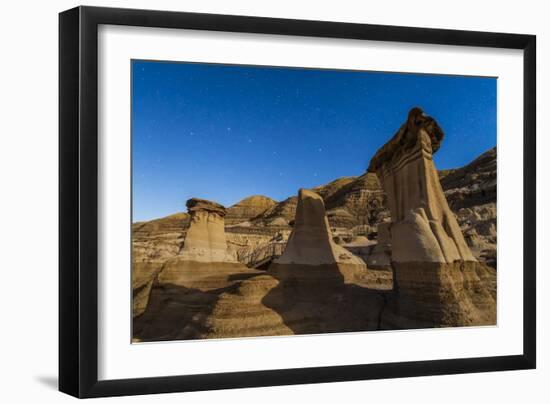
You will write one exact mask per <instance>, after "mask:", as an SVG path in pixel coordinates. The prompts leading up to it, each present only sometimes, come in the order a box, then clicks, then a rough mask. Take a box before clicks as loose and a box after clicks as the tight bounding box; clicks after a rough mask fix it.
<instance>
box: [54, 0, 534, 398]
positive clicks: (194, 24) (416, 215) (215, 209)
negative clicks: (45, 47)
mask: <svg viewBox="0 0 550 404" xmlns="http://www.w3.org/2000/svg"><path fill="white" fill-rule="evenodd" d="M59 27H60V35H59V41H60V42H59V46H60V49H59V82H60V87H59V98H60V104H59V111H60V112H59V114H60V118H59V124H60V129H59V136H60V267H59V308H60V321H59V346H60V349H59V388H60V390H61V391H63V392H65V393H68V394H70V395H73V396H76V397H102V396H115V395H132V394H149V393H164V392H184V391H196V390H210V389H226V388H239V387H256V386H273V385H285V384H300V383H322V382H333V381H346V380H362V379H379V378H395V377H410V376H426V375H440V374H456V373H467V372H487V371H499V370H514V369H532V368H535V366H536V365H535V364H536V340H535V335H536V329H535V328H536V325H535V309H536V304H535V302H536V295H535V293H536V290H535V268H536V266H535V257H536V251H535V249H536V247H535V245H536V243H535V223H536V218H535V192H536V190H535V174H536V173H535V144H536V142H535V120H536V115H535V100H536V85H535V66H536V63H535V60H536V56H535V55H536V39H535V36H532V35H520V34H504V33H488V32H471V31H454V30H442V29H425V28H410V27H396V26H379V25H365V24H349V23H338V22H324V21H306V20H286V19H272V18H260V17H244V16H227V15H212V14H195V13H179V12H165V11H145V10H125V9H109V8H94V7H78V8H75V9H71V10H68V11H65V12H63V13H61V14H60V17H59ZM518 212H522V213H523V214H518Z"/></svg>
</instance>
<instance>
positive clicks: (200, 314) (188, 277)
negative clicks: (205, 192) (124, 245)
mask: <svg viewBox="0 0 550 404" xmlns="http://www.w3.org/2000/svg"><path fill="white" fill-rule="evenodd" d="M187 208H188V212H189V215H190V223H189V228H188V229H187V232H186V236H185V241H184V243H183V246H182V249H181V252H180V253H179V254H178V255H176V256H175V257H173V258H171V259H168V260H166V261H165V262H164V263H163V264H162V266H161V267H160V268H158V269H156V270H155V271H153V272H152V274H150V275H149V278H152V280H151V281H150V282H149V283H148V284H147V290H145V289H143V292H141V291H139V290H136V289H135V288H134V317H135V318H134V338H135V339H136V340H149V341H151V340H167V339H188V338H202V337H204V336H205V335H207V333H208V329H207V328H205V319H206V318H207V317H208V315H209V314H210V313H211V311H212V310H213V308H214V306H215V304H216V302H217V300H218V298H219V295H221V294H222V293H224V292H226V291H230V290H233V289H235V288H236V287H237V285H238V284H239V283H240V281H241V280H242V279H241V278H240V277H246V276H252V275H257V274H259V272H258V271H255V270H252V269H249V268H247V267H246V266H244V265H243V264H241V263H239V262H238V261H237V260H236V259H235V258H234V257H233V256H232V255H231V254H230V253H229V251H228V247H227V243H226V240H225V226H224V216H225V212H226V210H225V208H224V207H223V206H222V205H220V204H217V203H215V202H211V201H207V200H203V199H197V198H192V199H190V200H188V201H187ZM138 274H139V271H138ZM137 292H139V293H137Z"/></svg>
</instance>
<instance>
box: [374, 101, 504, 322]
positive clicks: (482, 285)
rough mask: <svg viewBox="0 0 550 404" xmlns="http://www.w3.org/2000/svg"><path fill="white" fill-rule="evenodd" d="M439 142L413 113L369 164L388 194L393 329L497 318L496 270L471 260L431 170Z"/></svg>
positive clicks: (427, 120)
mask: <svg viewBox="0 0 550 404" xmlns="http://www.w3.org/2000/svg"><path fill="white" fill-rule="evenodd" d="M442 140H443V131H442V130H441V128H440V127H439V125H438V124H437V122H436V121H435V120H434V119H433V118H431V117H429V116H427V115H426V114H424V112H423V111H422V110H421V109H420V108H413V109H412V110H411V111H410V112H409V115H408V118H407V121H406V122H405V123H404V124H403V125H402V126H401V128H399V130H398V131H397V133H396V134H395V135H394V136H393V137H392V138H391V139H390V140H389V141H388V143H386V144H385V145H383V146H382V147H381V148H380V149H379V150H378V151H377V152H376V154H375V155H374V157H373V158H372V160H371V162H370V165H369V171H370V172H375V173H376V174H377V176H378V178H379V180H380V182H381V184H382V187H383V189H384V191H385V192H386V194H387V198H388V204H389V208H390V212H391V220H392V222H391V225H390V226H389V233H390V243H391V264H392V267H393V269H394V289H395V291H396V298H395V300H394V303H396V306H397V308H396V310H394V311H393V313H394V314H397V315H396V316H395V318H393V319H392V320H388V321H387V322H388V323H391V324H390V327H395V326H403V327H415V326H416V327H423V326H426V327H430V326H457V325H473V324H475V325H479V324H494V323H495V321H496V304H495V299H494V297H495V293H496V291H495V287H494V282H493V280H494V271H492V269H491V268H488V267H486V266H484V265H483V264H480V263H478V262H477V260H476V259H475V258H474V256H473V255H472V253H471V251H470V249H469V248H468V245H467V244H466V241H465V240H464V236H463V235H462V232H461V230H460V227H459V226H458V223H457V221H456V218H455V216H454V214H453V213H452V211H451V210H450V209H449V205H448V203H447V200H446V199H445V194H444V193H443V190H442V188H441V184H440V182H439V177H438V174H437V171H436V169H435V165H434V162H433V158H432V156H433V153H435V152H436V151H437V150H438V149H439V147H440V145H441V141H442ZM391 312H392V311H391V310H388V311H387V312H386V313H391ZM386 319H388V315H386ZM405 319H408V320H410V321H405Z"/></svg>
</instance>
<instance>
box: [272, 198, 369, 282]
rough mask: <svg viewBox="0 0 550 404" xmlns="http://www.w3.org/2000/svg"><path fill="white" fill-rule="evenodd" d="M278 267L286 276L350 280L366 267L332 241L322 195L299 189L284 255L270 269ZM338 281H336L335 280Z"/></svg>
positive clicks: (358, 259) (361, 261)
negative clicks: (292, 223)
mask: <svg viewBox="0 0 550 404" xmlns="http://www.w3.org/2000/svg"><path fill="white" fill-rule="evenodd" d="M274 268H278V270H279V272H280V273H283V272H284V273H285V274H286V275H285V277H291V278H296V279H298V278H302V279H315V278H318V279H323V278H327V280H328V279H329V278H341V280H340V282H342V281H343V280H344V279H345V280H351V278H353V276H354V273H356V272H358V271H359V272H361V271H364V270H365V269H366V265H365V263H364V262H363V260H361V259H360V258H359V257H356V256H354V255H353V254H352V253H350V252H349V251H348V250H346V249H345V248H343V247H341V246H339V245H338V244H336V243H335V242H334V241H333V240H332V233H331V230H330V226H329V223H328V219H327V216H326V212H325V204H324V202H323V199H322V198H321V196H319V195H318V194H316V193H315V192H313V191H310V190H306V189H300V190H299V192H298V205H297V207H296V217H295V220H294V227H293V229H292V233H291V234H290V237H289V238H288V242H287V244H286V247H285V250H284V252H283V254H282V255H281V256H280V257H279V258H277V259H276V260H275V261H274V262H273V264H272V266H271V268H270V270H272V271H273V269H274ZM335 282H337V281H335Z"/></svg>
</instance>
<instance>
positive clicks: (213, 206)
mask: <svg viewBox="0 0 550 404" xmlns="http://www.w3.org/2000/svg"><path fill="white" fill-rule="evenodd" d="M185 206H187V211H188V212H189V213H191V212H196V211H206V212H212V213H217V214H218V215H220V216H222V217H223V216H225V214H226V209H225V206H223V205H220V204H219V203H217V202H212V201H209V200H207V199H200V198H191V199H189V200H187V202H186V204H185Z"/></svg>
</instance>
